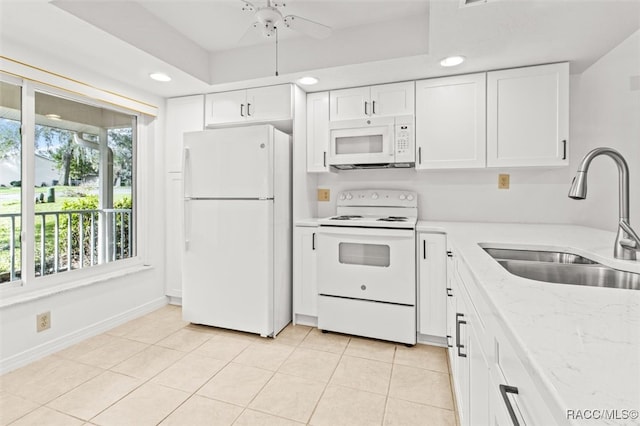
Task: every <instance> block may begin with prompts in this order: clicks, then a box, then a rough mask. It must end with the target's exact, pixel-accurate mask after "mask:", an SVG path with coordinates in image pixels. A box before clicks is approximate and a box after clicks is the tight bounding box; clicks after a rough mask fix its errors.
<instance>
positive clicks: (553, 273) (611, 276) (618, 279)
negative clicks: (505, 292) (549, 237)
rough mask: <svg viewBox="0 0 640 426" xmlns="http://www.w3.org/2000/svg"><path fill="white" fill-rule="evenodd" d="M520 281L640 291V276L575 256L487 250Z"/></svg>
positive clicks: (545, 252)
mask: <svg viewBox="0 0 640 426" xmlns="http://www.w3.org/2000/svg"><path fill="white" fill-rule="evenodd" d="M484 250H485V251H486V252H487V253H488V254H489V255H490V256H491V257H493V258H494V259H495V260H496V261H497V262H498V263H499V264H500V265H501V266H502V267H503V268H505V269H506V270H507V271H509V272H510V273H512V274H514V275H517V276H519V277H523V278H528V279H531V280H537V281H544V282H549V283H558V284H575V285H587V286H593V287H610V288H623V289H631V290H640V274H636V273H633V272H627V271H620V270H618V269H613V268H610V267H608V266H605V265H602V264H600V263H597V262H594V261H593V260H591V259H587V258H585V257H582V256H579V255H577V254H573V253H563V252H550V251H537V250H513V249H496V248H484Z"/></svg>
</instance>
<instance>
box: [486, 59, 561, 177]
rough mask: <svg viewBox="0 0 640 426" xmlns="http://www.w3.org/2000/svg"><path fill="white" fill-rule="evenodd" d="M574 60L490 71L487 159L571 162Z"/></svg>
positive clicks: (497, 162) (493, 162)
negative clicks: (570, 104)
mask: <svg viewBox="0 0 640 426" xmlns="http://www.w3.org/2000/svg"><path fill="white" fill-rule="evenodd" d="M568 136H569V64H568V63H561V64H552V65H542V66H536V67H527V68H516V69H510V70H503V71H494V72H489V73H488V74H487V165H488V166H489V167H504V166H562V165H568V162H569V160H568V152H567V150H568V146H567V144H568Z"/></svg>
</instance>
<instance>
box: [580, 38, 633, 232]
mask: <svg viewBox="0 0 640 426" xmlns="http://www.w3.org/2000/svg"><path fill="white" fill-rule="evenodd" d="M574 93H575V102H573V103H572V105H571V106H572V108H573V113H572V118H573V123H574V125H573V126H572V138H573V142H574V146H575V145H577V146H578V147H577V148H576V149H573V150H572V152H571V163H572V169H573V170H572V171H575V170H576V169H577V165H578V164H579V161H580V160H581V159H582V157H583V156H584V155H585V154H586V153H587V152H589V151H590V150H591V149H593V148H596V147H600V146H608V147H611V148H614V149H616V150H618V151H619V152H620V153H621V154H622V155H623V156H624V157H625V159H626V160H627V163H628V164H629V170H630V178H631V179H630V195H631V198H630V199H631V206H630V207H631V216H630V219H631V224H632V225H634V226H635V229H636V230H638V229H640V31H636V32H635V33H634V34H632V35H631V36H630V37H629V38H627V39H626V40H625V41H623V42H622V43H620V44H619V45H618V46H617V47H615V48H614V49H612V50H611V51H610V52H608V53H607V54H606V55H604V56H603V57H602V58H600V60H598V61H597V62H596V63H595V64H593V65H592V66H591V67H589V68H588V69H587V70H585V71H584V73H582V74H581V75H580V76H579V79H578V80H577V84H576V88H575V90H574ZM617 175H618V171H617V168H616V166H615V164H614V163H613V161H611V159H609V158H596V159H595V160H594V161H593V163H591V167H590V169H589V174H588V194H587V199H586V200H583V201H574V202H573V203H572V205H571V209H572V212H571V215H572V217H573V218H574V221H575V223H577V224H581V225H585V226H592V227H596V228H602V229H608V230H612V231H614V230H616V227H617V223H618V176H617Z"/></svg>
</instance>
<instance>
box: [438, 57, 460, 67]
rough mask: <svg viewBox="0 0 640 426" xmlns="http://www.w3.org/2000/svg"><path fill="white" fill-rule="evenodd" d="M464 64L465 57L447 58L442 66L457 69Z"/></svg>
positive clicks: (442, 62) (441, 63) (442, 61)
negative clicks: (457, 66) (456, 67)
mask: <svg viewBox="0 0 640 426" xmlns="http://www.w3.org/2000/svg"><path fill="white" fill-rule="evenodd" d="M463 62H464V56H447V57H446V58H444V59H443V60H441V61H440V65H442V66H443V67H455V66H456V65H460V64H461V63H463Z"/></svg>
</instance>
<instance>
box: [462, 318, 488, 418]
mask: <svg viewBox="0 0 640 426" xmlns="http://www.w3.org/2000/svg"><path fill="white" fill-rule="evenodd" d="M472 321H473V319H472V320H471V321H470V322H472ZM467 327H468V330H469V336H468V339H467V343H468V348H467V360H468V362H469V404H468V407H469V413H468V415H467V416H466V418H467V420H468V425H470V426H473V425H488V424H489V363H488V361H487V358H486V356H485V354H484V351H483V350H482V347H481V346H480V340H479V338H478V336H477V335H476V333H475V329H474V324H467Z"/></svg>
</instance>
